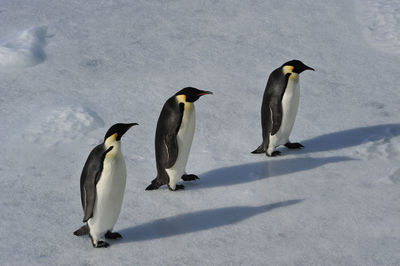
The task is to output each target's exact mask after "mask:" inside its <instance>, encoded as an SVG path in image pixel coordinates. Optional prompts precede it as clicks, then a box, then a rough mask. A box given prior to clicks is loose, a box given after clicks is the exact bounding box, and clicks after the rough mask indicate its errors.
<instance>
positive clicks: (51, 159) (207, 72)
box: [0, 0, 400, 265]
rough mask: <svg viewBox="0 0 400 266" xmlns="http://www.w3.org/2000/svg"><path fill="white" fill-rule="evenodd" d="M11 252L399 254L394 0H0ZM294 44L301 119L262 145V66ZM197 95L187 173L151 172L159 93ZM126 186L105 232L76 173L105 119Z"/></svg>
mask: <svg viewBox="0 0 400 266" xmlns="http://www.w3.org/2000/svg"><path fill="white" fill-rule="evenodd" d="M0 3H1V5H0V17H1V22H2V23H1V25H2V27H0V80H1V82H0V91H1V97H0V114H1V115H0V119H1V120H0V131H1V132H2V134H3V141H2V156H1V157H0V178H1V186H0V213H1V218H0V240H1V241H0V259H1V264H2V265H26V264H29V265H400V226H399V224H400V204H399V201H400V163H399V162H400V121H399V120H400V119H399V118H400V115H399V114H400V104H399V103H400V90H399V82H398V78H399V76H400V67H399V66H400V53H399V52H398V51H399V49H400V46H399V45H400V41H399V40H400V39H399V38H400V27H399V26H400V22H399V12H398V11H399V9H400V3H398V1H389V0H378V1H369V0H354V2H353V1H345V0H339V1H327V0H323V1H311V0H303V1H300V0H292V1H288V2H285V3H283V2H282V1H279V0H271V1H227V0H221V1H213V0H205V1H182V0H176V1H127V0H116V1H78V0H72V1H45V0H38V1H28V0H15V1H4V0H0ZM292 59H299V60H301V61H303V62H304V63H305V64H306V65H308V66H310V67H313V68H315V69H316V71H315V72H312V71H308V72H304V73H302V74H301V76H300V84H301V96H300V106H299V112H298V115H297V119H296V122H295V125H294V129H293V132H292V135H291V140H292V141H293V142H300V143H302V144H303V145H304V146H305V148H304V149H302V150H288V149H286V148H284V147H281V148H279V150H280V151H282V156H279V157H276V158H268V157H266V156H265V155H263V154H260V155H253V154H251V153H250V152H251V151H252V150H254V149H255V148H256V147H257V146H258V145H259V144H260V143H261V125H260V108H261V100H262V95H263V92H264V88H265V85H266V82H267V79H268V75H269V73H270V72H271V71H273V70H274V69H275V68H277V67H279V66H280V65H282V64H283V63H284V62H286V61H289V60H292ZM186 86H193V87H197V88H199V89H203V90H210V91H213V92H214V95H211V96H204V97H202V98H201V99H199V100H198V101H197V102H196V103H195V105H196V112H197V114H196V119H197V120H196V126H197V128H196V132H195V136H194V141H193V145H192V149H191V154H190V157H189V161H188V165H187V171H188V173H189V174H191V173H193V174H197V175H198V176H199V177H200V180H198V181H195V182H185V190H182V191H177V192H171V191H169V190H168V188H167V187H162V188H160V189H159V190H156V191H151V192H149V191H145V190H144V189H145V188H146V186H147V185H149V184H150V182H151V180H152V179H153V178H154V177H155V175H156V167H155V156H154V135H155V127H156V124H157V119H158V115H159V113H160V111H161V108H162V105H163V104H164V102H165V101H166V100H167V99H168V98H169V97H170V96H172V95H173V94H174V93H176V92H177V91H178V90H180V89H182V88H183V87H186ZM117 122H125V123H128V122H137V123H139V125H138V126H136V127H134V128H132V129H131V130H130V131H128V132H127V133H126V134H125V135H124V137H123V139H122V150H123V153H124V156H125V160H126V165H127V173H128V177H127V187H126V191H125V196H124V202H123V206H122V210H121V214H120V217H119V220H118V221H117V224H116V226H115V228H114V229H115V231H118V232H120V233H121V234H122V236H123V237H124V238H123V239H122V240H116V241H109V242H110V244H111V246H110V247H109V248H107V249H94V248H93V247H92V245H91V243H90V240H89V238H88V237H87V236H84V237H76V236H74V235H73V234H72V232H73V231H74V230H76V229H77V228H78V227H80V226H81V225H82V223H81V221H82V218H83V212H82V208H81V203H80V191H79V178H80V173H81V170H82V167H83V165H84V162H85V160H86V158H87V156H88V154H89V152H90V151H91V149H93V148H94V147H95V146H96V145H97V144H99V143H101V142H102V140H103V138H104V134H105V133H106V131H107V129H108V128H109V127H110V126H111V125H112V124H114V123H117Z"/></svg>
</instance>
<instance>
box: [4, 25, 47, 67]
mask: <svg viewBox="0 0 400 266" xmlns="http://www.w3.org/2000/svg"><path fill="white" fill-rule="evenodd" d="M46 32H47V26H39V27H33V28H30V29H27V30H25V31H23V32H22V33H21V34H20V35H19V36H18V37H17V38H16V39H15V40H12V41H9V42H7V43H6V44H4V45H3V46H0V66H3V67H5V66H10V67H28V66H34V65H37V64H40V63H42V62H43V61H44V60H45V59H46V54H45V52H44V50H43V46H44V45H45V44H46Z"/></svg>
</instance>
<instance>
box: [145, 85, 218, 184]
mask: <svg viewBox="0 0 400 266" xmlns="http://www.w3.org/2000/svg"><path fill="white" fill-rule="evenodd" d="M207 94H213V93H212V92H211V91H203V90H199V89H196V88H192V87H186V88H184V89H182V90H180V91H178V92H177V93H176V94H175V95H174V96H172V97H171V98H169V99H168V100H167V101H166V102H165V104H164V107H163V108H162V110H161V113H160V117H159V118H158V122H157V129H156V136H155V153H156V164H157V177H156V178H155V179H154V180H153V181H152V182H151V184H150V185H149V186H148V187H147V188H146V190H154V189H158V188H159V187H161V186H162V185H168V188H169V189H170V190H171V191H175V190H179V189H184V186H183V185H177V184H176V183H177V182H178V181H179V180H180V179H182V180H184V181H192V180H196V179H199V178H198V177H197V176H196V175H193V174H190V175H188V174H186V171H185V167H186V163H187V160H188V157H189V152H190V147H191V145H192V140H193V135H194V130H195V122H196V121H195V118H196V117H195V108H194V104H193V103H194V102H195V101H197V100H198V99H199V98H200V97H201V96H203V95H207Z"/></svg>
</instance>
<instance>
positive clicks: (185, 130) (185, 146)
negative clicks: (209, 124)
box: [166, 102, 196, 186]
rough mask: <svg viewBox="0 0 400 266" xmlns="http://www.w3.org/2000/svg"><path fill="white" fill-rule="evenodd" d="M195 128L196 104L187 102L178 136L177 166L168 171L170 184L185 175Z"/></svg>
mask: <svg viewBox="0 0 400 266" xmlns="http://www.w3.org/2000/svg"><path fill="white" fill-rule="evenodd" d="M195 127H196V114H195V109H194V104H193V103H188V102H186V103H185V109H184V112H183V117H182V122H181V125H180V127H179V130H178V134H177V136H176V138H177V144H178V157H177V159H176V162H175V164H174V165H173V166H172V167H171V168H169V169H166V171H167V173H168V176H169V178H170V183H171V182H172V183H176V182H177V181H178V180H179V179H180V178H181V177H182V175H183V174H184V173H185V167H186V163H187V160H188V157H189V152H190V147H191V146H192V141H193V135H194V130H195ZM173 186H175V184H173Z"/></svg>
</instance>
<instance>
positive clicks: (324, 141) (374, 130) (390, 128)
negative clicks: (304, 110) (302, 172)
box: [294, 124, 400, 153]
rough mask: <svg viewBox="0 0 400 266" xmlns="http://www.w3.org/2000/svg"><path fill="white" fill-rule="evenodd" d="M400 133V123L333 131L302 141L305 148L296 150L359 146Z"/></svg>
mask: <svg viewBox="0 0 400 266" xmlns="http://www.w3.org/2000/svg"><path fill="white" fill-rule="evenodd" d="M399 135H400V124H384V125H377V126H368V127H359V128H353V129H348V130H343V131H338V132H333V133H329V134H325V135H322V136H318V137H315V138H312V139H308V140H305V141H302V142H301V143H302V144H303V145H304V146H305V149H302V150H300V151H294V152H298V153H311V152H321V151H332V150H339V149H343V148H348V147H353V146H357V145H360V144H363V143H366V142H368V141H378V140H381V139H384V140H390V139H391V138H393V137H397V136H399Z"/></svg>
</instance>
